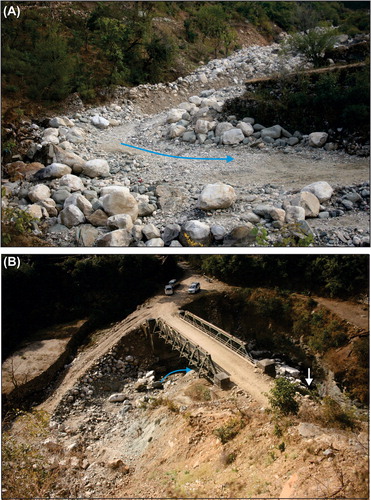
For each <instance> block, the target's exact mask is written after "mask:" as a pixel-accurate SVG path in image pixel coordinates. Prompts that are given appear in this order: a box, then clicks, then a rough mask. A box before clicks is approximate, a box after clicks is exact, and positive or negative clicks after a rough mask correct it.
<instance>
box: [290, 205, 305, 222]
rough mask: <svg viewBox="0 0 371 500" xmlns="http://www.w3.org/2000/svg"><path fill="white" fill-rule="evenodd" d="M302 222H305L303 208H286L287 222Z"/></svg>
mask: <svg viewBox="0 0 371 500" xmlns="http://www.w3.org/2000/svg"><path fill="white" fill-rule="evenodd" d="M300 220H305V210H304V208H303V207H296V206H288V207H287V208H286V222H287V223H289V224H290V223H292V222H298V221H300Z"/></svg>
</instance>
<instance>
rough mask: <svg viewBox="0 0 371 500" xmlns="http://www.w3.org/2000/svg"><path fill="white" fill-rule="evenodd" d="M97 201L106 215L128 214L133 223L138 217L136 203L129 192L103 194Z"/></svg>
mask: <svg viewBox="0 0 371 500" xmlns="http://www.w3.org/2000/svg"><path fill="white" fill-rule="evenodd" d="M99 201H100V203H101V204H102V207H103V210H104V211H105V212H106V213H107V214H108V215H117V214H129V215H130V217H131V218H132V220H133V221H135V220H136V219H137V217H138V203H137V202H136V200H135V198H134V196H132V195H131V194H130V193H129V192H124V191H118V192H112V193H110V194H105V195H104V196H102V197H101V198H99Z"/></svg>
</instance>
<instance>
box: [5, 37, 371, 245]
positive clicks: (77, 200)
mask: <svg viewBox="0 0 371 500" xmlns="http://www.w3.org/2000/svg"><path fill="white" fill-rule="evenodd" d="M300 62H302V61H301V60H300V58H298V57H294V58H292V57H291V58H290V59H288V60H283V59H282V58H281V57H279V56H278V46H277V45H272V46H270V47H249V48H247V49H242V50H241V51H238V52H237V53H235V54H233V55H232V56H230V57H228V58H226V59H222V60H214V61H211V62H209V63H208V64H207V65H205V66H203V67H201V68H199V69H198V70H197V71H195V72H194V73H193V74H192V75H188V76H187V77H184V78H179V79H178V80H177V81H176V82H174V83H172V84H167V85H165V84H158V85H146V86H143V85H142V86H139V87H137V88H136V89H131V90H130V91H129V97H130V96H132V99H133V101H135V100H137V99H138V95H141V94H142V93H143V92H145V93H146V95H149V96H150V95H151V93H156V92H157V91H158V90H159V89H160V87H161V86H165V87H166V88H167V91H168V92H170V93H171V94H172V95H174V96H175V95H177V94H178V93H179V94H180V95H183V94H184V95H186V94H187V92H188V95H189V93H191V90H192V88H193V87H192V85H193V84H194V83H195V82H198V83H200V82H202V83H201V84H202V85H203V86H205V85H206V84H207V83H208V82H214V83H215V81H216V80H217V79H218V78H222V76H223V77H224V78H225V77H228V78H229V77H230V78H232V76H233V75H236V74H237V76H233V78H234V79H235V80H236V81H235V82H234V83H236V85H237V84H238V83H240V80H239V78H241V79H246V77H247V76H257V75H260V74H270V73H272V72H274V71H277V70H278V69H279V68H281V69H282V65H283V66H284V67H285V68H286V70H292V69H293V68H294V67H296V66H297V65H298V64H299V63H300ZM249 72H250V73H252V74H250V73H249ZM238 75H240V76H238ZM233 78H232V80H233ZM241 81H242V80H241ZM240 90H241V88H238V86H237V87H236V86H235V87H226V88H223V89H220V90H215V89H207V90H202V91H201V92H200V93H199V95H191V96H190V97H188V98H187V100H184V102H182V103H180V104H179V105H177V107H173V108H171V109H170V110H169V111H167V112H163V113H160V114H158V115H155V116H154V117H149V116H148V115H143V114H142V113H141V112H138V109H137V107H136V105H135V104H134V103H133V101H132V100H130V98H129V99H128V98H127V97H128V92H127V89H126V93H125V95H126V98H125V99H123V98H122V99H119V102H120V104H118V103H117V102H114V103H111V104H110V105H107V106H103V107H99V108H94V109H90V110H85V111H79V112H77V113H74V114H73V115H71V116H58V117H54V118H52V119H50V120H48V121H47V122H45V123H43V124H40V125H37V124H35V123H32V124H29V125H28V128H29V130H30V131H31V132H32V134H31V136H30V137H31V138H29V139H28V140H27V141H26V142H24V144H23V146H24V148H25V150H26V149H27V151H26V152H25V154H24V155H23V156H21V155H20V156H19V157H18V158H13V160H14V161H12V162H9V163H7V164H6V165H5V173H6V176H7V179H6V180H5V182H3V201H2V203H3V208H4V207H7V208H10V209H14V210H18V209H21V210H24V211H25V212H27V213H28V214H29V215H31V216H32V217H33V218H34V223H33V225H34V234H36V235H42V236H43V237H45V238H46V240H47V242H48V244H49V245H52V246H85V247H89V246H96V247H102V246H115V247H116V246H117V247H127V246H146V247H162V246H175V247H180V246H256V245H284V246H286V245H291V244H297V243H298V242H300V241H306V242H307V244H312V245H328V246H332V245H340V246H341V245H347V246H367V245H369V233H368V231H367V230H364V229H358V228H357V227H354V228H350V229H343V230H340V231H339V230H338V229H333V228H331V227H328V228H326V229H324V228H323V226H322V227H321V229H320V230H317V229H315V228H312V226H311V224H310V219H311V220H314V219H322V220H325V219H329V220H331V219H333V218H338V217H341V216H342V215H344V214H349V213H355V214H362V213H365V212H366V211H367V210H368V208H369V184H368V182H364V183H362V184H356V185H351V186H340V187H339V186H332V185H331V179H328V181H329V182H325V181H319V182H313V183H311V184H310V185H302V186H301V189H299V190H296V191H293V190H290V189H287V188H286V189H285V188H283V187H282V186H279V185H277V184H267V185H263V186H261V185H260V186H259V185H257V184H256V183H255V184H254V183H250V182H247V183H246V184H245V185H242V184H239V183H238V182H236V183H234V182H232V180H233V175H231V180H230V181H229V182H220V181H216V182H215V181H214V180H213V174H212V171H211V170H210V181H209V182H201V181H200V180H199V179H198V178H197V176H195V175H192V174H191V172H190V170H188V168H183V167H179V168H180V170H179V169H178V170H177V169H176V165H175V166H170V165H169V166H168V164H166V172H165V171H164V170H163V171H162V172H161V169H160V168H157V169H154V168H153V165H152V163H151V161H147V160H143V159H142V157H141V156H135V157H134V156H133V154H130V153H126V152H120V153H117V152H115V151H113V152H106V151H104V150H101V149H100V148H99V143H100V141H102V140H104V138H105V137H110V135H109V134H111V131H112V132H114V131H116V130H117V131H119V130H120V134H121V133H122V132H121V130H122V128H123V127H125V124H126V123H133V125H130V127H131V129H130V127H129V137H127V136H126V137H122V136H121V135H120V137H122V139H121V140H125V141H130V142H131V144H137V143H140V144H141V145H143V134H145V135H146V146H147V147H148V148H150V147H153V148H154V147H157V148H159V143H160V144H161V148H163V147H164V145H165V150H166V148H167V150H168V151H169V152H173V149H172V148H173V145H174V146H175V147H176V148H178V149H179V148H182V152H183V156H186V155H187V156H194V153H195V152H196V151H195V148H198V150H197V152H196V153H197V155H202V156H205V158H206V159H207V157H208V156H210V148H214V147H215V148H220V147H223V149H224V151H227V152H228V153H227V154H228V155H229V154H230V155H232V154H233V151H234V149H233V148H238V147H243V146H245V145H246V146H247V148H246V151H249V153H248V154H249V155H254V154H258V152H259V153H260V152H261V151H263V150H264V152H265V151H267V152H268V153H269V151H272V152H273V151H274V150H277V149H278V150H280V151H282V152H283V153H284V154H290V153H291V152H295V153H300V152H302V151H308V152H309V153H310V151H311V150H312V151H316V150H317V151H318V150H327V151H326V152H328V153H329V154H331V152H332V149H333V147H332V143H331V142H326V141H327V134H326V133H324V132H318V131H314V132H313V133H311V134H309V135H308V136H304V135H302V134H301V133H300V132H298V131H295V132H294V133H292V134H291V133H290V132H288V131H287V130H285V129H284V128H282V127H281V126H280V125H278V124H273V125H270V126H268V127H266V126H263V125H260V124H258V123H255V121H254V118H252V117H246V118H244V119H243V120H241V121H237V120H236V119H235V117H234V116H229V117H227V118H224V117H223V113H222V109H223V104H224V102H225V101H226V99H227V98H228V97H231V96H232V95H235V94H236V92H238V91H240ZM121 91H122V92H123V90H122V89H121ZM117 92H120V91H119V90H118V91H117ZM116 101H117V98H116ZM25 127H26V126H25ZM26 128H27V127H26ZM125 130H126V129H125ZM133 132H134V133H133ZM115 141H116V143H119V140H118V139H117V138H116V137H115ZM97 144H98V147H97ZM167 145H169V146H167ZM273 148H274V149H273ZM97 150H98V151H99V153H97ZM200 151H202V152H201V153H200ZM184 153H185V154H184ZM187 153H188V154H187ZM223 154H225V153H223ZM211 156H212V155H211ZM156 167H157V165H156ZM155 171H156V173H154V172H155Z"/></svg>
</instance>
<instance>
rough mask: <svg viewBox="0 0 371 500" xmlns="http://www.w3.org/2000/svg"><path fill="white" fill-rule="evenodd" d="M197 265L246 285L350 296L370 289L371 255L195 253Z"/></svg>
mask: <svg viewBox="0 0 371 500" xmlns="http://www.w3.org/2000/svg"><path fill="white" fill-rule="evenodd" d="M188 259H189V261H190V262H191V263H192V265H193V266H196V267H198V268H199V269H200V270H201V271H202V272H204V273H206V274H208V275H209V276H215V277H216V278H219V279H221V280H222V281H225V282H226V283H230V284H232V285H236V286H243V287H272V288H274V287H278V288H279V289H281V290H290V291H299V292H315V293H317V294H319V295H322V296H329V297H340V298H349V297H355V296H361V295H362V294H364V293H366V294H367V293H368V286H369V281H368V280H369V257H368V256H367V255H310V256H309V255H307V256H301V255H252V256H245V255H207V256H206V255H193V256H189V257H188Z"/></svg>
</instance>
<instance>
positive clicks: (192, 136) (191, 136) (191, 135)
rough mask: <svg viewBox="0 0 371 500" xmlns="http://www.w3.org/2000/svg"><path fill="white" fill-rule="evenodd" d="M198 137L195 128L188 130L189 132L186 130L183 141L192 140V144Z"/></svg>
mask: <svg viewBox="0 0 371 500" xmlns="http://www.w3.org/2000/svg"><path fill="white" fill-rule="evenodd" d="M196 139H197V135H196V134H195V133H194V131H193V130H188V131H187V132H184V134H183V135H182V141H184V142H190V143H191V144H193V143H194V142H196Z"/></svg>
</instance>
